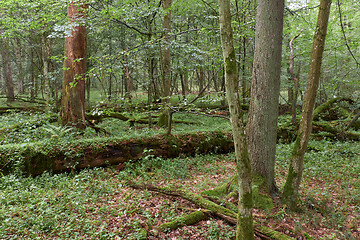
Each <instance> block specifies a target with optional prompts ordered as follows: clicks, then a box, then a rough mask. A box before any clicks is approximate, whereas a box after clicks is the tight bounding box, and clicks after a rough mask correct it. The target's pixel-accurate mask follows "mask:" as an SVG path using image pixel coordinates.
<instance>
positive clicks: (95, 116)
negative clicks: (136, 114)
mask: <svg viewBox="0 0 360 240" xmlns="http://www.w3.org/2000/svg"><path fill="white" fill-rule="evenodd" d="M104 118H115V119H119V120H121V121H125V122H130V123H140V124H149V118H148V117H144V118H130V117H127V116H125V115H124V114H122V113H119V112H106V113H105V112H104V113H98V114H86V120H88V121H93V120H95V121H101V120H103V119H104ZM157 118H158V117H154V116H152V119H153V121H154V122H156V121H157ZM173 122H174V123H183V124H196V122H191V121H182V120H173Z"/></svg>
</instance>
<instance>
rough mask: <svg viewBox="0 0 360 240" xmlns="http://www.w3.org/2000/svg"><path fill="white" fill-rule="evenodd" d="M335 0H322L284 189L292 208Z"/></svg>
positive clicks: (296, 196) (300, 174) (310, 124)
mask: <svg viewBox="0 0 360 240" xmlns="http://www.w3.org/2000/svg"><path fill="white" fill-rule="evenodd" d="M330 6H331V0H321V1H320V7H319V15H318V21H317V26H316V30H315V36H314V42H313V47H312V54H311V60H310V70H309V78H308V83H307V86H306V91H305V97H304V103H303V108H302V109H303V110H302V114H301V120H300V127H299V130H298V134H297V138H296V141H295V145H294V148H293V150H292V153H291V157H290V166H289V172H288V175H287V179H286V183H285V186H284V191H283V200H284V202H285V203H286V204H287V206H288V207H289V208H290V209H295V208H296V205H297V201H298V191H299V186H300V182H301V177H302V172H303V160H304V155H305V151H306V147H307V144H308V142H309V137H310V133H311V130H312V120H313V112H314V107H315V99H316V93H317V89H318V86H319V80H320V70H321V62H322V55H323V51H324V46H325V38H326V32H327V25H328V20H329V14H330Z"/></svg>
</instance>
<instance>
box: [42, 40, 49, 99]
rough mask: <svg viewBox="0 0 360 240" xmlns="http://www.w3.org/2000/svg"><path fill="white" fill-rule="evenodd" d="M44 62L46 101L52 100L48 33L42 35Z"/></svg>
mask: <svg viewBox="0 0 360 240" xmlns="http://www.w3.org/2000/svg"><path fill="white" fill-rule="evenodd" d="M42 58H43V59H42V62H43V81H44V90H45V91H44V92H45V100H46V103H47V104H48V103H49V100H50V78H49V65H50V59H49V58H50V43H49V40H48V39H47V35H46V33H43V36H42Z"/></svg>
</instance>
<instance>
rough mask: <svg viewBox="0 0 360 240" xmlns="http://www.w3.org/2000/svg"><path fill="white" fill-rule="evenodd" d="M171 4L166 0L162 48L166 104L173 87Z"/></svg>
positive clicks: (164, 99) (169, 0) (163, 89)
mask: <svg viewBox="0 0 360 240" xmlns="http://www.w3.org/2000/svg"><path fill="white" fill-rule="evenodd" d="M171 4H172V0H164V10H165V11H166V14H165V16H164V22H163V31H164V35H163V37H164V44H163V47H162V56H161V59H162V97H163V101H164V102H168V100H169V99H168V97H169V96H170V85H171V57H170V44H169V32H170V31H171V10H170V8H171Z"/></svg>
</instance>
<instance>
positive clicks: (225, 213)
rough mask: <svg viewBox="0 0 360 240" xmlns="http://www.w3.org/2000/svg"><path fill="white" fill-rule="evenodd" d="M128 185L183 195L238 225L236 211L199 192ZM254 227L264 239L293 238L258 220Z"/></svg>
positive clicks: (145, 185)
mask: <svg viewBox="0 0 360 240" xmlns="http://www.w3.org/2000/svg"><path fill="white" fill-rule="evenodd" d="M128 185H129V186H130V187H132V188H135V189H140V190H149V191H154V192H159V193H162V194H166V195H169V196H175V197H181V198H183V199H186V200H188V201H189V202H192V203H194V204H196V205H198V206H199V207H201V208H203V209H205V210H207V211H210V212H211V213H212V214H213V215H215V216H217V217H219V218H221V219H223V220H225V221H226V222H229V223H230V224H233V225H236V222H237V221H236V218H237V213H235V212H233V211H231V210H229V209H227V208H225V207H223V206H220V205H218V204H216V203H214V202H212V201H210V200H207V199H205V198H203V197H202V196H201V195H199V194H196V193H192V192H189V191H186V190H184V189H171V188H167V187H156V186H154V185H151V184H137V183H134V182H128ZM254 227H255V234H258V236H259V237H262V239H275V240H277V239H279V240H290V239H293V238H292V237H290V236H287V235H285V234H283V233H281V232H277V231H275V230H272V229H270V228H268V227H265V226H261V225H260V224H259V223H256V222H254Z"/></svg>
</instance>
